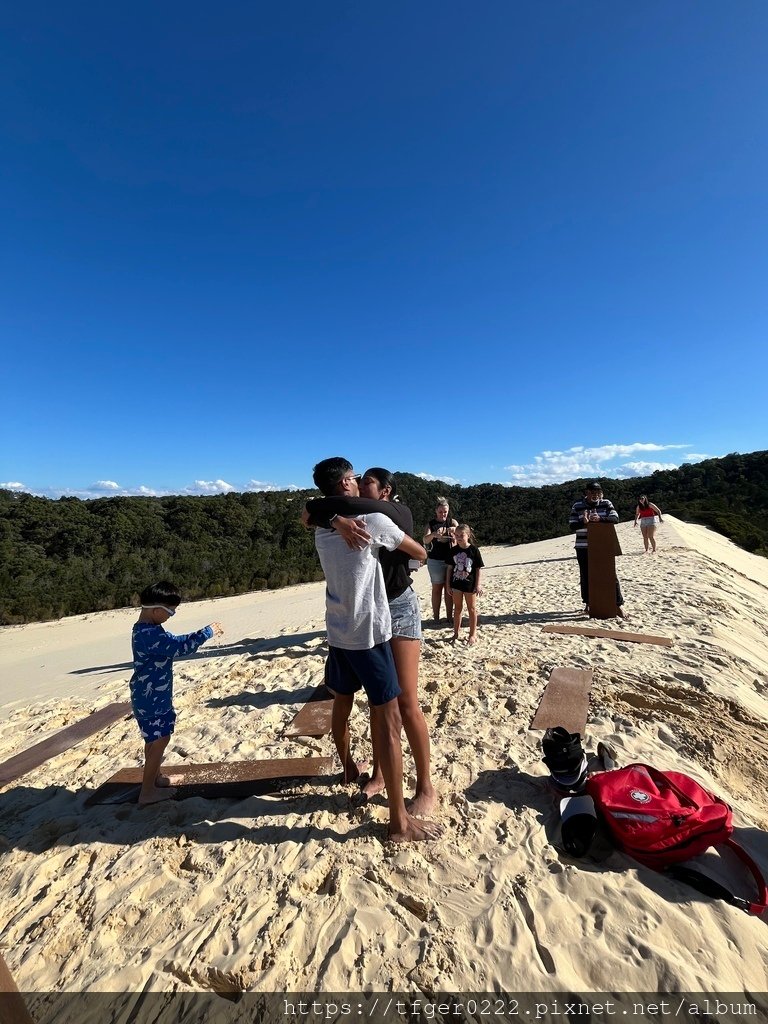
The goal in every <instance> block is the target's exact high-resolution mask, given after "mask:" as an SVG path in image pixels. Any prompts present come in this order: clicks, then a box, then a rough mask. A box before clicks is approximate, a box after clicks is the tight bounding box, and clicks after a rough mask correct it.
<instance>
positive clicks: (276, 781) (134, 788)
mask: <svg viewBox="0 0 768 1024" xmlns="http://www.w3.org/2000/svg"><path fill="white" fill-rule="evenodd" d="M142 770H143V769H142V768H123V769H121V771H119V772H116V773H115V774H114V775H113V776H111V778H109V779H107V781H106V782H103V783H102V784H101V785H100V786H99V788H98V789H97V790H96V791H95V792H94V793H91V795H90V796H89V797H88V799H87V800H86V801H85V804H86V807H91V806H92V805H93V804H124V803H131V802H133V803H135V802H136V799H137V798H138V795H139V786H140V785H141V776H142ZM163 772H165V773H166V774H168V775H176V776H181V780H182V781H181V782H179V783H178V784H177V785H176V793H175V796H174V799H175V800H184V799H186V798H187V797H190V796H201V797H203V798H205V799H206V800H217V799H218V798H219V797H245V796H254V795H257V794H258V795H263V794H266V793H276V792H278V791H279V790H280V789H282V788H283V785H284V784H285V783H286V782H289V781H291V780H293V779H309V778H319V777H321V776H325V775H331V774H332V772H333V758H331V757H286V758H272V759H270V760H264V761H220V762H217V761H214V762H212V763H210V764H178V765H173V764H164V765H163Z"/></svg>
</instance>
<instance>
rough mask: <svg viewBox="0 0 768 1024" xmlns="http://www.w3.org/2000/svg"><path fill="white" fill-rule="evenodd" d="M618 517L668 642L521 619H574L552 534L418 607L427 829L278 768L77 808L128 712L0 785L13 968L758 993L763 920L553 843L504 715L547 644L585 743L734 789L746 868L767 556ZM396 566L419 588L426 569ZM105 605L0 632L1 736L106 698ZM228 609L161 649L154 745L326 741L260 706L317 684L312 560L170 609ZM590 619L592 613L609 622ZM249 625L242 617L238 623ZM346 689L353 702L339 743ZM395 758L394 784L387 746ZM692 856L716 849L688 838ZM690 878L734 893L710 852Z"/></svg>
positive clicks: (643, 617)
mask: <svg viewBox="0 0 768 1024" xmlns="http://www.w3.org/2000/svg"><path fill="white" fill-rule="evenodd" d="M665 519H666V520H667V525H665V526H664V527H662V528H661V529H660V530H659V532H658V542H659V549H660V550H659V554H658V555H656V556H642V555H641V554H640V552H641V551H642V541H641V538H640V536H639V530H637V529H635V530H633V528H632V525H631V524H623V525H622V526H620V527H619V536H620V539H621V542H622V545H623V547H624V549H625V552H627V554H626V556H625V557H624V558H622V559H620V560H619V562H618V570H619V575H620V578H621V580H622V585H623V587H624V590H625V596H626V600H627V606H626V607H627V610H628V612H629V615H630V618H629V621H628V622H627V623H626V626H625V628H628V629H631V630H633V631H638V632H643V631H645V632H650V633H658V634H662V635H666V636H670V637H672V638H673V639H674V641H675V644H674V646H673V647H672V648H668V649H667V648H661V647H651V646H647V645H638V644H632V643H621V642H615V641H610V640H589V639H585V638H580V637H570V636H558V635H554V634H544V633H542V632H541V627H542V626H543V625H544V624H546V623H547V622H553V621H563V622H568V621H583V620H582V619H581V617H580V616H579V615H578V614H577V613H578V611H579V610H580V607H581V605H580V601H579V595H578V572H577V567H576V562H575V559H574V558H573V539H572V538H571V537H566V538H560V539H558V540H553V541H547V542H543V543H539V544H531V545H524V546H521V547H517V548H495V549H487V550H485V551H484V555H485V556H486V560H487V562H488V564H489V569H488V570H487V572H486V576H485V591H486V593H485V595H484V597H483V598H482V600H481V626H480V643H479V644H478V646H477V647H476V648H475V649H474V650H471V649H469V648H467V647H465V646H463V645H460V646H459V647H458V648H452V647H450V646H449V645H448V644H447V643H445V639H446V637H447V636H448V635H449V633H448V631H447V630H434V629H432V628H427V630H426V634H425V637H426V639H425V643H424V651H423V661H422V687H421V689H422V695H423V699H422V704H423V707H424V710H425V713H426V715H427V719H428V723H429V726H430V730H431V734H432V742H433V760H434V774H435V780H436V783H437V785H438V787H439V790H440V793H441V801H442V802H441V806H440V808H439V811H438V813H437V815H436V817H438V819H439V820H440V821H442V822H443V823H444V824H445V826H446V829H447V834H446V838H444V839H443V840H440V841H438V842H436V843H431V844H423V845H419V846H412V847H408V848H402V847H401V848H396V847H392V846H390V845H387V844H385V843H384V842H383V841H382V840H383V838H384V835H385V824H386V819H387V814H386V807H385V805H384V804H383V803H377V802H375V803H374V804H373V805H370V806H369V807H368V808H364V809H353V808H352V807H351V805H350V801H349V790H347V789H345V788H344V787H342V786H341V785H337V786H334V787H332V788H330V789H328V788H323V787H320V788H316V787H315V788H313V787H312V786H309V785H307V786H298V787H296V788H294V789H292V790H290V791H289V792H288V793H287V794H283V795H282V796H279V797H251V798H249V799H245V800H242V801H239V802H232V801H226V800H219V801H205V800H202V799H192V800H186V801H183V802H178V803H171V804H166V805H162V806H156V807H153V808H150V809H142V810H140V809H139V808H137V807H136V806H135V805H133V806H132V805H122V806H117V807H116V806H103V807H93V808H84V807H83V794H82V793H81V792H80V791H81V790H82V789H83V788H86V789H89V790H90V789H92V788H94V787H95V786H96V785H98V784H99V783H100V782H102V781H104V779H105V778H107V777H108V776H109V775H110V774H111V773H112V772H113V771H114V770H116V769H117V768H118V767H121V766H124V765H135V764H138V763H139V758H140V743H139V737H138V733H137V731H136V728H135V726H134V724H133V723H132V722H131V721H128V722H121V723H118V724H116V725H113V726H111V727H109V728H108V729H106V730H104V731H103V732H101V733H99V734H97V735H96V736H94V737H93V738H92V739H90V740H87V741H85V742H83V743H81V744H79V745H78V746H77V747H75V748H73V749H72V750H70V751H69V752H67V753H64V754H61V755H59V756H58V757H56V758H54V759H53V760H51V761H50V762H48V763H47V764H46V765H43V766H42V767H40V768H38V769H36V770H35V771H33V772H31V773H30V774H29V775H27V776H25V777H24V778H22V779H19V780H18V781H17V782H15V783H13V784H11V785H10V786H8V787H7V788H6V789H5V790H4V791H2V792H0V854H2V859H1V860H0V893H2V903H1V904H0V906H1V907H2V910H0V915H1V917H0V948H2V950H3V955H4V956H5V959H6V961H7V962H8V965H9V967H10V968H11V970H12V972H13V974H14V976H15V978H16V981H17V983H18V984H19V986H20V987H21V988H26V989H27V990H31V991H42V990H71V991H80V990H88V989H90V990H106V991H109V990H111V991H115V990H118V991H119V990H127V989H133V990H140V989H155V990H163V991H171V990H178V989H182V990H186V989H189V990H194V989H207V990H215V991H239V990H242V989H252V990H262V991H266V990H270V991H275V990H277V991H282V990H308V991H312V990H325V991H333V990H337V991H346V990H353V991H355V990H362V989H395V990H397V989H400V990H414V989H417V988H424V989H427V990H432V989H442V990H447V989H453V990H462V989H465V990H500V991H515V990H517V991H547V990H549V991H554V990H566V991H571V992H582V993H583V992H587V991H600V990H614V991H628V990H637V991H672V990H675V989H680V990H693V991H710V992H714V991H718V990H719V991H722V992H734V991H744V990H750V989H752V990H765V988H766V963H767V962H768V930H766V927H765V925H766V921H767V920H768V918H766V919H762V920H760V919H756V918H750V917H747V916H746V915H744V914H742V913H741V912H739V911H738V910H736V909H734V908H732V907H729V906H727V905H725V904H723V903H719V902H714V901H711V900H709V899H706V898H704V897H700V896H698V895H697V894H696V893H694V892H693V891H692V890H691V889H689V888H687V887H685V886H683V885H681V884H678V883H675V882H672V881H670V880H667V879H665V878H663V877H661V876H659V875H657V874H655V873H654V872H652V871H649V870H646V869H642V868H639V867H638V866H637V865H636V864H634V863H633V862H632V861H630V860H628V859H627V858H625V857H623V856H622V855H620V854H618V853H615V852H611V851H608V850H605V849H598V850H597V851H596V854H595V856H592V857H590V858H589V859H587V860H585V861H583V862H575V861H573V860H570V859H569V858H568V857H566V856H565V855H564V854H563V853H561V852H559V850H558V848H557V843H558V841H559V835H558V827H557V811H556V801H555V799H554V797H553V796H552V794H551V791H550V789H549V787H548V784H547V781H546V773H545V769H544V766H543V765H542V763H541V760H540V749H539V742H540V738H541V734H540V733H538V732H537V733H533V732H529V731H528V724H529V722H530V720H531V718H532V716H533V713H534V711H535V709H536V707H537V705H538V702H539V699H540V697H541V693H542V690H543V688H544V685H545V683H546V681H547V679H548V677H549V674H550V672H551V670H552V668H553V667H555V666H557V665H566V666H573V667H586V666H589V667H592V668H593V669H594V686H593V693H592V701H591V714H590V718H589V722H588V726H587V737H586V741H587V747H588V749H590V750H594V748H595V746H596V744H597V742H598V740H600V739H610V740H611V741H612V742H613V743H614V744H615V745H616V747H617V748H618V750H619V754H620V760H621V763H622V764H624V763H628V762H630V761H634V760H638V761H648V762H650V763H652V764H655V765H656V766H658V767H661V768H664V767H669V768H677V769H680V770H683V771H687V772H688V773H690V774H691V775H693V776H695V777H696V778H697V779H699V780H700V781H701V782H702V783H704V784H705V785H707V786H709V787H710V788H712V789H714V790H715V791H716V792H718V793H719V794H721V795H722V796H724V797H726V798H727V799H728V800H729V801H730V802H731V803H732V804H733V806H734V809H735V821H736V823H737V826H738V829H737V831H738V834H739V836H740V838H741V839H742V841H743V842H744V844H745V845H746V846H747V847H748V848H749V850H750V851H751V852H752V853H753V855H754V856H755V858H756V859H757V861H758V862H759V863H760V865H761V867H762V869H763V871H764V873H766V874H767V875H768V841H767V837H766V832H765V831H764V830H765V828H766V825H767V824H768V796H767V795H766V793H767V790H768V786H767V785H766V783H768V765H767V762H766V756H765V751H766V749H768V742H767V741H768V730H767V729H766V724H765V723H766V718H767V717H768V653H767V652H766V648H765V635H766V630H767V629H768V563H766V561H765V560H762V559H760V558H757V557H755V556H751V555H748V554H746V553H745V552H742V551H740V550H739V549H737V548H735V547H734V545H732V544H729V543H728V542H727V541H725V540H723V539H722V538H720V537H718V536H717V535H715V534H712V533H711V532H710V531H707V530H704V529H703V528H700V527H693V526H688V525H685V524H682V523H677V522H675V521H674V520H672V519H671V517H665ZM417 579H418V584H417V589H418V590H419V592H420V594H421V595H422V597H423V598H424V602H423V604H424V608H425V614H426V613H428V608H427V605H428V598H427V595H428V591H429V580H428V578H427V574H426V571H424V570H423V571H421V572H420V573H419V574H418V577H417ZM134 617H135V612H134V611H132V610H128V609H126V610H122V611H118V612H106V613H101V614H98V615H88V616H81V617H78V618H76V619H68V620H64V621H61V622H57V623H46V624H41V625H31V626H23V627H12V628H7V629H4V630H2V631H0V665H2V670H3V671H2V678H3V682H2V688H1V689H0V709H2V714H3V715H4V718H3V719H0V759H5V758H7V757H10V756H11V755H13V754H15V753H17V752H19V751H20V750H22V749H24V748H25V747H27V746H29V745H31V744H32V743H34V742H37V741H39V740H40V739H42V738H43V737H44V736H46V735H48V734H50V733H51V732H54V731H55V730H57V729H59V728H61V727H63V726H65V725H68V724H70V723H71V722H74V721H76V720H78V719H79V718H81V717H83V716H84V715H85V714H87V713H88V712H89V711H90V710H92V709H93V708H94V707H98V706H103V705H104V704H106V703H108V702H110V701H112V700H117V699H125V698H126V695H127V686H126V681H127V679H128V676H129V675H130V667H129V665H128V661H129V657H130V646H129V634H130V625H131V622H132V620H133V618H134ZM213 618H216V619H220V620H221V621H222V622H223V623H224V625H225V627H226V628H227V635H226V637H225V638H223V640H222V641H221V642H220V644H219V646H218V647H214V646H213V645H206V647H203V648H202V649H201V651H200V652H199V655H198V656H197V657H194V658H190V659H187V660H185V661H181V662H179V663H177V667H176V695H177V701H176V703H177V707H178V711H179V721H178V725H177V731H176V733H175V735H174V737H173V740H172V743H171V746H170V748H169V761H184V760H189V761H209V760H215V759H221V760H225V759H226V760H237V759H241V758H253V757H287V756H304V755H307V754H314V753H317V754H330V753H331V752H332V742H331V739H330V737H325V738H322V739H319V740H299V741H297V740H287V739H285V738H284V736H283V730H284V728H285V726H286V724H287V723H288V722H289V721H290V719H291V718H292V717H293V715H294V714H295V713H296V711H297V710H298V708H299V707H300V706H301V704H302V703H303V701H304V699H306V697H307V696H308V694H309V692H310V690H311V688H312V687H313V686H314V685H315V684H316V683H317V682H319V680H320V678H321V672H322V664H323V641H324V633H323V585H322V584H313V585H308V586H304V587H294V588H291V589H290V590H285V591H279V592H277V593H270V594H263V593H262V594H257V595H246V596H243V597H238V598H228V599H222V600H219V601H215V602H201V603H199V604H195V605H189V606H186V607H184V606H183V607H182V611H181V612H180V613H179V615H178V616H177V617H176V618H175V619H174V621H173V628H174V630H176V631H178V632H184V631H186V630H187V629H192V628H195V627H197V626H200V625H202V624H204V623H205V622H208V621H210V620H211V619H213ZM616 625H617V627H619V625H620V624H619V623H618V622H617V623H616ZM256 638H265V639H264V640H261V641H256ZM365 718H366V716H365V710H364V704H363V703H362V702H361V703H360V704H359V706H358V708H357V709H356V711H355V714H354V717H353V723H352V724H353V735H354V736H355V737H356V738H359V742H357V744H356V747H357V749H356V753H359V754H360V755H363V754H365V752H366V749H367V745H366V743H365V742H364V741H363V739H362V737H363V735H364V733H365ZM405 753H406V757H405V761H406V775H407V776H408V784H412V770H411V764H410V758H409V756H408V752H407V748H406V752H405ZM712 859H714V860H715V864H716V865H717V858H714V857H713V858H712ZM717 870H718V871H721V873H720V875H719V877H720V878H721V879H723V880H730V882H731V885H732V886H733V887H735V888H736V889H738V890H739V891H740V892H742V893H743V894H744V895H747V894H748V893H749V892H751V888H750V883H749V881H748V879H747V878H746V877H745V876H742V875H740V874H739V873H738V871H736V870H735V869H734V870H731V871H728V872H725V873H723V872H722V870H721V868H720V867H719V866H718V867H717Z"/></svg>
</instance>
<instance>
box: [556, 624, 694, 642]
mask: <svg viewBox="0 0 768 1024" xmlns="http://www.w3.org/2000/svg"><path fill="white" fill-rule="evenodd" d="M542 633H566V634H568V635H570V636H592V637H602V638H603V639H606V640H628V641H629V642H630V643H631V644H657V645H658V646H659V647H671V646H672V644H673V643H674V641H673V640H670V638H669V637H668V636H653V635H652V634H650V633H630V632H629V630H626V629H600V628H599V627H598V626H557V625H549V626H544V627H543V628H542Z"/></svg>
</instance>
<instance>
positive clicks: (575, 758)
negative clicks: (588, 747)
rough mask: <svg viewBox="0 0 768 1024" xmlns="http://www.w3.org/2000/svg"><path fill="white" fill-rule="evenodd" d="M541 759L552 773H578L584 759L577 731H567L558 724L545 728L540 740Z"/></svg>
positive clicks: (571, 774) (565, 774)
mask: <svg viewBox="0 0 768 1024" xmlns="http://www.w3.org/2000/svg"><path fill="white" fill-rule="evenodd" d="M541 749H542V750H543V752H544V757H543V758H542V761H543V762H544V764H545V765H546V766H547V768H549V770H550V772H552V773H553V774H554V775H563V776H566V777H568V776H573V775H576V774H578V773H579V770H580V768H581V764H582V761H583V759H584V748H583V747H582V745H581V735H580V734H579V733H578V732H573V733H571V732H568V730H567V729H564V728H563V727H562V726H560V725H558V726H556V727H555V728H554V729H547V731H546V732H545V733H544V739H543V740H542V741H541Z"/></svg>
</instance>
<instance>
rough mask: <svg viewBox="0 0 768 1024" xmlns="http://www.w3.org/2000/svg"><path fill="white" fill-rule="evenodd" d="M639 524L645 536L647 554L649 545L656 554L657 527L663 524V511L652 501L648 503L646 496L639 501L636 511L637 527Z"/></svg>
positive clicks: (641, 496) (642, 496)
mask: <svg viewBox="0 0 768 1024" xmlns="http://www.w3.org/2000/svg"><path fill="white" fill-rule="evenodd" d="M638 522H639V523H640V532H641V533H642V535H643V544H644V545H645V554H646V555H647V554H648V545H649V544H650V545H651V546H652V552H653V554H654V555H655V554H656V526H657V524H658V523H663V522H664V520H663V519H662V518H661V509H660V508H659V507H658V505H654V504H653V502H652V501H648V497H647V495H645V494H641V495H640V497H639V498H638V499H637V508H636V509H635V526H637V524H638Z"/></svg>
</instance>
